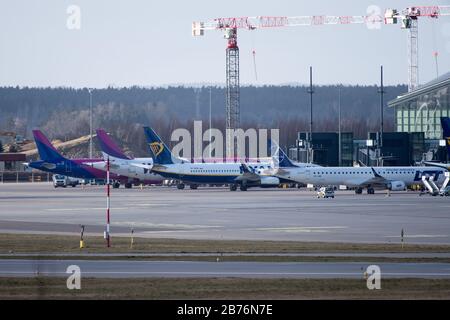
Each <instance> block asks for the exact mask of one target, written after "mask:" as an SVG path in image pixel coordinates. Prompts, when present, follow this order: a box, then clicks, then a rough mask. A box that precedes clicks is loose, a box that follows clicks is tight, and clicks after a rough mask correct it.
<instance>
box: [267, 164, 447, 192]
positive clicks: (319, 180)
mask: <svg viewBox="0 0 450 320" xmlns="http://www.w3.org/2000/svg"><path fill="white" fill-rule="evenodd" d="M373 170H375V173H376V174H377V175H379V176H380V177H378V180H377V181H376V182H375V183H374V179H375V178H376V175H375V173H374V171H373ZM445 172H446V170H445V169H441V168H432V167H373V169H372V167H316V168H281V169H279V170H278V173H277V174H276V176H278V177H280V178H285V179H288V180H292V181H295V182H299V183H303V184H313V185H315V186H319V185H322V186H324V185H346V186H348V187H365V186H371V185H378V186H382V185H383V184H385V186H386V187H387V186H388V184H389V182H394V181H401V182H404V184H405V185H406V186H409V185H413V184H420V183H421V181H422V176H423V175H428V176H433V180H434V182H436V183H442V182H443V181H444V180H445V176H444V173H445ZM375 180H376V179H375ZM381 180H384V182H381V183H380V181H381Z"/></svg>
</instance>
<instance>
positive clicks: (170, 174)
mask: <svg viewBox="0 0 450 320" xmlns="http://www.w3.org/2000/svg"><path fill="white" fill-rule="evenodd" d="M144 131H145V135H146V138H147V142H148V145H149V147H150V152H151V154H152V157H153V162H154V164H153V168H152V171H153V172H155V173H158V174H160V175H162V176H163V177H166V178H170V179H176V180H180V181H182V182H181V183H179V184H178V186H177V187H178V188H179V189H184V186H185V183H187V184H189V186H190V188H191V189H197V187H198V185H199V184H228V185H229V187H230V190H231V191H235V190H236V189H237V187H238V186H239V188H240V190H242V191H246V190H247V188H249V187H255V186H258V187H275V186H278V185H279V184H280V179H279V178H277V177H274V176H271V175H270V174H266V173H265V172H266V170H269V171H270V170H272V169H273V167H272V162H271V161H268V162H257V163H249V164H248V165H243V164H241V163H234V162H232V163H226V162H225V163H224V162H222V163H189V162H186V161H185V160H183V159H180V158H177V157H175V156H174V155H172V153H171V151H170V149H169V148H168V147H167V146H166V144H165V143H164V142H163V141H162V140H161V138H160V137H159V136H158V135H157V134H156V132H154V131H153V130H152V129H151V128H149V127H144Z"/></svg>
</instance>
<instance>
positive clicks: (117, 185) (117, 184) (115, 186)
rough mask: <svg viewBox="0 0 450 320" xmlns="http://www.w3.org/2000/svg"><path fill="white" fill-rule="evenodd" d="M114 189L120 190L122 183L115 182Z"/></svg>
mask: <svg viewBox="0 0 450 320" xmlns="http://www.w3.org/2000/svg"><path fill="white" fill-rule="evenodd" d="M112 187H113V189H119V187H120V182H117V181H114V183H113V185H112Z"/></svg>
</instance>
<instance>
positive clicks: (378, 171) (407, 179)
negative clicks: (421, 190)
mask: <svg viewBox="0 0 450 320" xmlns="http://www.w3.org/2000/svg"><path fill="white" fill-rule="evenodd" d="M278 150H279V152H280V153H283V151H282V150H281V149H279V148H278ZM283 157H286V155H285V154H284V153H283V154H280V155H279V158H280V159H281V158H283ZM445 172H447V170H446V169H443V168H431V167H426V166H420V167H295V166H293V164H292V163H291V164H289V163H287V165H286V162H283V163H281V162H280V166H279V168H278V169H277V170H276V171H275V175H276V176H277V177H279V178H283V179H287V180H291V181H295V182H298V183H303V184H313V185H314V186H330V185H331V186H337V185H346V186H347V187H354V188H356V189H355V193H357V194H360V193H362V190H363V188H367V193H368V194H374V193H375V189H383V190H386V189H388V190H392V191H400V190H406V188H407V186H410V185H413V184H421V183H422V181H423V177H426V179H427V181H431V182H434V183H438V184H440V183H443V182H444V181H445V180H446V177H445Z"/></svg>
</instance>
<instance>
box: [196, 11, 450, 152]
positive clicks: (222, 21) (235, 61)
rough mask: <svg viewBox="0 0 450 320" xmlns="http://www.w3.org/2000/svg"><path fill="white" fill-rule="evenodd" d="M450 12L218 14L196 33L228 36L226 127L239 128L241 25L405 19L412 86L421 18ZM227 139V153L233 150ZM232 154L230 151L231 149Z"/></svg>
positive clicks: (376, 23) (370, 24) (414, 85)
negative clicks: (342, 14) (230, 16)
mask: <svg viewBox="0 0 450 320" xmlns="http://www.w3.org/2000/svg"><path fill="white" fill-rule="evenodd" d="M441 16H450V6H413V7H409V8H406V9H404V10H401V11H399V10H396V9H387V10H386V11H385V13H384V16H382V15H381V14H371V15H365V16H364V15H363V16H323V15H322V16H295V17H280V16H257V17H239V18H217V19H214V20H212V21H207V22H193V23H192V35H193V36H203V35H204V33H205V31H206V30H221V31H223V32H224V37H225V39H227V40H228V45H227V48H226V114H227V119H226V128H227V129H236V128H239V121H240V109H239V100H240V99H239V47H238V44H237V30H238V29H247V30H255V29H264V28H279V27H297V26H319V25H338V24H366V25H367V26H368V27H369V28H370V29H374V28H377V27H378V26H381V25H382V24H397V23H398V22H400V23H401V27H402V28H403V29H406V30H408V31H409V32H408V52H407V55H408V90H409V91H412V90H414V89H416V88H417V86H418V18H419V17H429V18H438V17H441ZM228 141H231V139H227V153H228V152H229V151H230V150H232V149H230V148H233V146H230V145H229V143H228ZM228 154H230V153H228Z"/></svg>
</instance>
